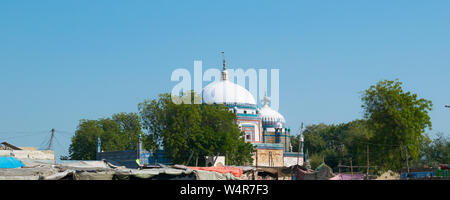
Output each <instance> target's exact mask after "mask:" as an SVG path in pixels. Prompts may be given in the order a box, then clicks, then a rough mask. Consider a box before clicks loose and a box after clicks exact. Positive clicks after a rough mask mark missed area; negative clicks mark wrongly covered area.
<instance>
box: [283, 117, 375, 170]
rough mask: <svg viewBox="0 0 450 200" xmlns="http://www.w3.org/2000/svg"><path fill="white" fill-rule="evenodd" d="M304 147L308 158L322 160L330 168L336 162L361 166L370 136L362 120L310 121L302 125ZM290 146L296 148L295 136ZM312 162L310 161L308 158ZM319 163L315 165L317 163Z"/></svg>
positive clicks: (335, 165)
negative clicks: (332, 122) (333, 122)
mask: <svg viewBox="0 0 450 200" xmlns="http://www.w3.org/2000/svg"><path fill="white" fill-rule="evenodd" d="M303 134H304V137H305V140H304V150H306V149H308V151H309V153H310V154H311V157H310V159H313V155H314V159H316V160H315V161H317V160H318V158H319V157H320V163H321V162H322V161H325V163H326V164H327V165H329V166H330V167H331V168H333V170H338V165H339V164H343V165H350V159H351V160H352V162H353V165H365V164H366V161H367V160H366V159H367V154H366V145H367V144H368V143H367V142H368V140H369V138H370V137H371V136H372V133H371V131H370V130H369V129H368V127H367V122H366V121H365V120H355V121H351V122H349V123H343V124H338V125H326V124H323V123H322V124H313V125H309V126H306V129H305V131H304V132H303ZM292 142H293V149H294V151H297V149H298V136H297V137H293V139H292ZM311 162H312V161H311ZM320 163H319V164H320Z"/></svg>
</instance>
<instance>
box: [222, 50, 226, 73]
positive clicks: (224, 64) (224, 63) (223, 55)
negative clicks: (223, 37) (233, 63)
mask: <svg viewBox="0 0 450 200" xmlns="http://www.w3.org/2000/svg"><path fill="white" fill-rule="evenodd" d="M222 58H223V71H225V70H227V62H226V60H225V52H223V51H222Z"/></svg>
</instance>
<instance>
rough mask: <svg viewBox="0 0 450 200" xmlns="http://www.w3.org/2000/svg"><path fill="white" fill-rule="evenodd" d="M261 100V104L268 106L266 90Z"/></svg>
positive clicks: (268, 100)
mask: <svg viewBox="0 0 450 200" xmlns="http://www.w3.org/2000/svg"><path fill="white" fill-rule="evenodd" d="M262 102H263V106H269V103H270V99H269V97H267V92H266V94H264V99H263V100H262Z"/></svg>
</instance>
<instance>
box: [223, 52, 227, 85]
mask: <svg viewBox="0 0 450 200" xmlns="http://www.w3.org/2000/svg"><path fill="white" fill-rule="evenodd" d="M222 57H223V71H222V81H226V80H228V72H227V63H226V61H225V52H223V51H222Z"/></svg>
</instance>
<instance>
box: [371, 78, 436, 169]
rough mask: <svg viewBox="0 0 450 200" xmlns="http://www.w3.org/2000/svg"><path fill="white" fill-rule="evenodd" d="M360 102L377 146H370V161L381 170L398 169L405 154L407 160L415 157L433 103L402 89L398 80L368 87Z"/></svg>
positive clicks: (427, 126) (385, 81)
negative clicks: (371, 152)
mask: <svg viewBox="0 0 450 200" xmlns="http://www.w3.org/2000/svg"><path fill="white" fill-rule="evenodd" d="M362 101H363V105H362V108H363V109H364V117H365V119H367V121H368V126H369V128H370V129H371V130H372V131H373V132H374V135H373V137H371V139H370V142H371V143H373V144H377V145H378V146H377V148H376V149H373V153H374V156H372V158H373V159H372V161H373V162H374V163H375V164H376V165H377V166H380V169H391V170H397V171H398V170H400V169H401V168H403V167H405V160H404V159H406V153H407V154H408V158H409V160H417V159H418V158H419V155H420V147H421V145H420V144H421V142H422V140H423V139H424V136H423V133H424V132H425V129H426V128H429V129H431V121H430V116H429V115H428V112H429V111H431V110H432V105H433V104H432V102H431V101H429V100H426V99H423V98H420V99H419V98H418V96H417V94H413V93H411V92H404V91H403V89H402V83H401V82H399V81H398V80H395V81H390V80H384V81H380V82H378V83H377V84H376V85H373V86H371V87H370V88H369V89H368V90H366V91H365V93H364V94H363V96H362Z"/></svg>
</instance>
